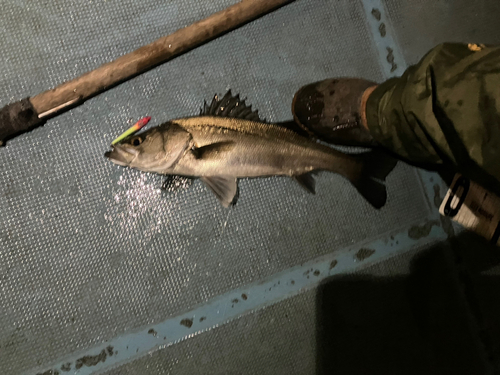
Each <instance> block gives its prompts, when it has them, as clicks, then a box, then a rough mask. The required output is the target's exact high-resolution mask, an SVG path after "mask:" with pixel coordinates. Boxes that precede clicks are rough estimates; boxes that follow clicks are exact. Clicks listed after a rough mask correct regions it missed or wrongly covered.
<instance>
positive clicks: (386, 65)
mask: <svg viewBox="0 0 500 375" xmlns="http://www.w3.org/2000/svg"><path fill="white" fill-rule="evenodd" d="M362 3H363V8H364V9H365V15H366V19H367V21H368V25H369V28H370V31H371V33H372V36H373V40H374V42H375V46H376V47H377V51H378V54H379V58H380V66H381V68H382V72H383V73H384V76H385V77H386V78H390V77H394V76H400V75H402V74H403V73H404V71H405V70H406V63H405V60H404V57H403V54H402V53H401V50H400V48H399V46H398V44H397V42H396V40H395V39H394V38H393V35H394V30H393V29H392V26H391V24H390V23H389V21H388V19H387V17H386V15H385V14H386V12H385V8H384V6H383V4H382V1H381V0H362Z"/></svg>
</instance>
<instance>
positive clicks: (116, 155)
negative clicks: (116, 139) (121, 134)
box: [104, 145, 139, 167]
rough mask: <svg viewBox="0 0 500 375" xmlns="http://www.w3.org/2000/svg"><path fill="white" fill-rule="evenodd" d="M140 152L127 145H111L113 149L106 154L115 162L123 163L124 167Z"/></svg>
mask: <svg viewBox="0 0 500 375" xmlns="http://www.w3.org/2000/svg"><path fill="white" fill-rule="evenodd" d="M138 154H139V152H138V151H137V150H136V149H134V148H132V147H129V146H126V145H114V146H111V151H108V152H106V153H105V154H104V156H105V157H107V158H108V159H109V160H111V161H112V162H113V163H115V164H118V165H121V166H122V167H127V166H129V165H130V163H132V161H133V160H134V159H135V158H136V157H137V155H138Z"/></svg>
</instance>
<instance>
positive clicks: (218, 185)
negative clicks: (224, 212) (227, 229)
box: [200, 176, 238, 207]
mask: <svg viewBox="0 0 500 375" xmlns="http://www.w3.org/2000/svg"><path fill="white" fill-rule="evenodd" d="M200 179H201V180H202V181H203V182H204V183H205V184H207V186H208V187H209V188H210V189H211V190H212V191H213V192H214V194H215V196H216V197H217V198H218V199H219V201H220V202H221V203H222V205H223V206H224V207H229V206H230V205H231V203H233V201H234V200H235V197H236V195H237V193H238V179H237V178H236V177H233V176H203V177H201V178H200Z"/></svg>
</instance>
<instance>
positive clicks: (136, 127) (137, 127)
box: [111, 116, 151, 145]
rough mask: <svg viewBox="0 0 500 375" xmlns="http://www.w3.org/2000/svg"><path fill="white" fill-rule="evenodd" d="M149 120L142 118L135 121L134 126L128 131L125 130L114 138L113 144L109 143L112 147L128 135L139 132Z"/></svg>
mask: <svg viewBox="0 0 500 375" xmlns="http://www.w3.org/2000/svg"><path fill="white" fill-rule="evenodd" d="M149 120H151V116H147V117H144V118H142V119H140V120H139V121H137V122H136V123H135V125H134V126H132V127H131V128H130V129H128V130H126V131H125V132H124V133H123V134H122V135H120V136H119V137H118V138H116V139H115V140H114V141H113V142H111V144H112V145H115V144H117V143H118V142H120V141H121V140H123V139H125V138H127V137H128V136H129V135H132V134H134V133H135V132H138V131H139V130H141V129H142V128H143V127H144V126H146V124H147V123H148V122H149Z"/></svg>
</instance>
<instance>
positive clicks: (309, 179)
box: [293, 173, 316, 194]
mask: <svg viewBox="0 0 500 375" xmlns="http://www.w3.org/2000/svg"><path fill="white" fill-rule="evenodd" d="M293 178H294V179H295V181H297V182H298V183H299V184H300V186H302V187H303V188H304V189H306V190H307V191H308V192H310V193H312V194H316V180H315V179H314V176H313V174H312V173H304V174H301V175H298V176H293Z"/></svg>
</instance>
